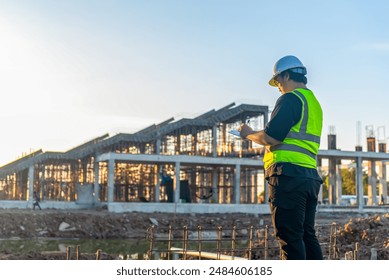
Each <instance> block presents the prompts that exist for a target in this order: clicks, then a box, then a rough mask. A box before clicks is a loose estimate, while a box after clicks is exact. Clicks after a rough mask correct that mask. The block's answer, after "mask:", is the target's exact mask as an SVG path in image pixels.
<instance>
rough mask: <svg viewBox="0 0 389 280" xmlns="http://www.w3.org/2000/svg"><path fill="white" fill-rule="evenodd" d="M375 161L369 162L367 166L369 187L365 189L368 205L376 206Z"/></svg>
mask: <svg viewBox="0 0 389 280" xmlns="http://www.w3.org/2000/svg"><path fill="white" fill-rule="evenodd" d="M375 167H376V162H375V160H372V161H370V166H369V186H368V188H367V195H368V203H367V204H368V205H377V204H378V203H377V173H376V170H375Z"/></svg>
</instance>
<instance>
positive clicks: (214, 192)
mask: <svg viewBox="0 0 389 280" xmlns="http://www.w3.org/2000/svg"><path fill="white" fill-rule="evenodd" d="M218 183H219V174H218V173H217V168H216V167H214V168H213V169H212V201H213V202H216V203H219V200H218V197H219V190H218Z"/></svg>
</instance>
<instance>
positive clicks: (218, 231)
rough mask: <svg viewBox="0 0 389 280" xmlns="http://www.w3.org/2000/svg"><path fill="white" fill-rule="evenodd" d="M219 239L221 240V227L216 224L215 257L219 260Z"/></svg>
mask: <svg viewBox="0 0 389 280" xmlns="http://www.w3.org/2000/svg"><path fill="white" fill-rule="evenodd" d="M221 240H222V227H221V226H218V228H217V240H216V255H217V257H216V259H218V260H220V254H221Z"/></svg>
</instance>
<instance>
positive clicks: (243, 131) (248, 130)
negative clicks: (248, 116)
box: [238, 123, 255, 138]
mask: <svg viewBox="0 0 389 280" xmlns="http://www.w3.org/2000/svg"><path fill="white" fill-rule="evenodd" d="M238 131H239V132H240V137H242V138H246V137H247V135H249V134H253V133H254V132H255V131H254V130H253V129H252V128H251V127H249V126H248V125H247V124H244V123H243V124H241V125H240V127H239V128H238Z"/></svg>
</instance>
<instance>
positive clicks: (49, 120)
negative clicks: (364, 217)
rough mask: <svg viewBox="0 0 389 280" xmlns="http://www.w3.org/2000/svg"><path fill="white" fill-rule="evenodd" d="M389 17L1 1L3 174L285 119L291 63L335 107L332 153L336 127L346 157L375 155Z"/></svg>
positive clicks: (360, 9)
mask: <svg viewBox="0 0 389 280" xmlns="http://www.w3.org/2000/svg"><path fill="white" fill-rule="evenodd" d="M388 12H389V2H388V1H385V0H381V1H375V0H371V1H362V0H360V1H358V0H355V1H347V0H344V1H339V0H336V1H334V0H329V1H314V0H311V1H308V0H303V1H299V0H295V1H287V0H278V1H270V0H269V1H265V0H263V1H262V0H256V1H250V0H239V1H238V0H234V1H232V0H111V1H109V0H104V1H103V0H93V1H92V0H56V1H51V0H34V1H29V0H0V105H1V109H0V117H1V119H0V127H1V130H0V135H1V140H0V165H4V164H7V163H9V162H11V161H13V160H15V159H17V158H19V157H21V156H22V155H25V154H28V153H30V152H32V151H35V150H38V149H42V150H43V151H66V150H68V149H70V148H72V147H74V146H77V145H80V144H82V143H84V142H86V141H88V140H91V139H93V138H95V137H98V136H101V135H103V134H106V133H109V134H110V135H115V134H117V133H134V132H136V131H138V130H140V129H142V128H145V127H147V126H149V125H152V124H154V123H160V122H163V121H164V120H167V119H169V118H171V117H174V118H175V119H176V120H178V119H180V118H183V117H189V118H194V117H196V116H198V115H200V114H202V113H205V112H207V111H209V110H211V109H219V108H222V107H224V106H226V105H228V104H230V103H232V102H235V103H236V104H237V105H239V104H243V103H249V104H258V105H267V106H269V107H270V109H272V108H273V107H274V104H275V102H276V100H277V98H278V97H279V96H280V93H279V92H278V89H276V88H273V87H270V86H269V85H268V81H269V79H270V78H271V76H272V69H273V65H274V63H275V62H276V61H277V60H278V59H279V58H281V57H283V56H285V55H295V56H297V57H298V58H299V59H300V60H301V61H302V62H303V63H304V65H305V66H306V67H307V69H308V74H307V78H308V85H307V86H308V87H309V88H310V89H312V90H313V91H314V93H315V95H316V97H317V98H318V99H319V101H320V102H321V105H322V107H323V112H324V124H323V134H322V144H321V149H326V148H327V134H328V133H329V130H330V127H332V128H333V129H334V130H335V134H336V135H337V147H338V148H339V149H342V150H354V148H355V145H357V144H362V145H363V147H364V150H365V149H366V143H365V142H366V141H365V137H366V127H369V128H372V131H373V132H374V133H375V135H376V136H377V137H379V138H380V139H382V140H383V141H386V135H385V133H384V131H385V128H389V116H388V111H389V110H388V108H389V102H387V101H388V98H387V96H386V95H387V94H388V92H387V89H386V84H387V83H386V81H387V80H388V74H389V31H388V30H389V17H388V16H387V14H388ZM357 122H360V124H361V125H360V127H361V129H360V130H358V129H357ZM387 133H388V136H389V130H388V131H387ZM357 135H359V136H360V139H361V140H362V143H357V142H358V137H357Z"/></svg>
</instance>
